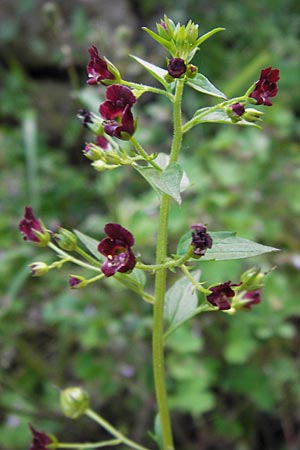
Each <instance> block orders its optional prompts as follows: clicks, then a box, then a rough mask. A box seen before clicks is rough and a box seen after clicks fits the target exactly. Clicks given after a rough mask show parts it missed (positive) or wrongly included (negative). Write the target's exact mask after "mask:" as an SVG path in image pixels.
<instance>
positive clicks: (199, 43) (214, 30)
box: [196, 28, 225, 47]
mask: <svg viewBox="0 0 300 450" xmlns="http://www.w3.org/2000/svg"><path fill="white" fill-rule="evenodd" d="M224 30H225V28H214V29H213V30H211V31H208V33H205V34H203V35H202V36H200V37H199V38H198V39H197V42H196V45H197V47H199V45H201V44H202V43H203V42H204V41H206V40H207V39H209V38H210V37H211V36H213V35H214V34H216V33H218V32H219V31H224Z"/></svg>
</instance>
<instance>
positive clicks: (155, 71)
mask: <svg viewBox="0 0 300 450" xmlns="http://www.w3.org/2000/svg"><path fill="white" fill-rule="evenodd" d="M130 56H131V58H133V59H134V60H135V61H136V62H138V63H139V64H141V66H143V67H144V68H145V69H146V70H147V71H148V72H149V73H150V74H151V75H152V76H153V77H154V78H155V79H156V80H157V81H159V83H161V84H162V85H163V86H164V88H165V89H166V90H169V84H168V83H167V82H166V80H165V78H164V77H165V75H167V73H168V72H167V70H164V69H162V68H161V67H158V66H155V65H154V64H151V63H149V62H148V61H144V60H143V59H142V58H139V57H138V56H134V55H130Z"/></svg>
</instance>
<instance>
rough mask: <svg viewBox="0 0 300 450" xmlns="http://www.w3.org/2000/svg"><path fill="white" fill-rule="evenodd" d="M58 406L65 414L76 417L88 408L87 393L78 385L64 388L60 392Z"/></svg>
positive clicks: (71, 417) (72, 417)
mask: <svg viewBox="0 0 300 450" xmlns="http://www.w3.org/2000/svg"><path fill="white" fill-rule="evenodd" d="M60 406H61V409H62V411H63V413H64V415H65V416H67V417H69V418H70V419H77V418H78V417H80V416H82V415H83V414H84V413H85V412H86V410H87V409H88V408H89V406H90V400H89V395H88V393H87V392H86V391H84V390H83V389H81V388H80V387H71V388H67V389H64V390H63V391H61V394H60Z"/></svg>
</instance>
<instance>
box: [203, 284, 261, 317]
mask: <svg viewBox="0 0 300 450" xmlns="http://www.w3.org/2000/svg"><path fill="white" fill-rule="evenodd" d="M235 287H237V289H234V288H235ZM209 290H210V291H211V294H208V295H207V297H206V298H207V301H208V302H209V303H210V304H211V305H213V306H216V307H217V308H218V309H219V310H221V311H226V310H231V311H232V312H235V311H236V310H238V309H244V310H250V309H251V307H252V306H253V305H257V304H258V303H260V302H261V295H260V294H261V288H259V289H255V290H251V291H245V290H244V285H243V283H242V282H241V283H238V284H234V283H231V281H226V282H225V283H221V284H218V285H216V286H212V287H210V288H209ZM238 291H240V293H239V292H238Z"/></svg>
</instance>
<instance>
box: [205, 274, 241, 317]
mask: <svg viewBox="0 0 300 450" xmlns="http://www.w3.org/2000/svg"><path fill="white" fill-rule="evenodd" d="M232 286H238V285H237V284H231V281H226V282H225V283H222V284H218V285H217V286H213V287H211V288H209V290H210V291H211V292H212V293H211V294H209V295H208V296H207V300H208V301H209V303H211V304H212V305H214V306H217V307H218V308H219V309H220V310H225V309H230V308H231V305H230V301H229V299H230V298H232V297H234V296H235V292H234V290H233V289H232Z"/></svg>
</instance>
